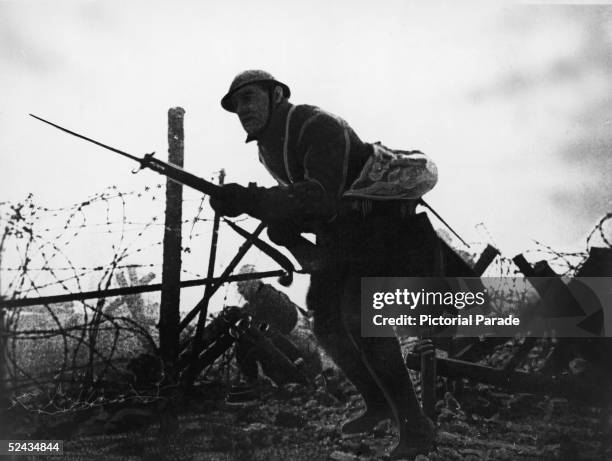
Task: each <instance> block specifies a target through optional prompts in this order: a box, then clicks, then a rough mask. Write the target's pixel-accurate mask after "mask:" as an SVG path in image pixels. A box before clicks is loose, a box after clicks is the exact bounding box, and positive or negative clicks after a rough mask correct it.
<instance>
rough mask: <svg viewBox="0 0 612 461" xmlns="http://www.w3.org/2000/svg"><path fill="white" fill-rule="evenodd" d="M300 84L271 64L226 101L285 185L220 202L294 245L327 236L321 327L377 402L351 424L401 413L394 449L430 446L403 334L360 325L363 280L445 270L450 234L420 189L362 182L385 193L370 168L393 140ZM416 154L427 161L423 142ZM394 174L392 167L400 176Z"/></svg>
mask: <svg viewBox="0 0 612 461" xmlns="http://www.w3.org/2000/svg"><path fill="white" fill-rule="evenodd" d="M290 95H291V91H290V89H289V87H288V86H287V85H285V84H284V83H282V82H280V81H278V80H276V79H275V78H274V77H273V76H272V75H270V74H269V73H267V72H265V71H261V70H249V71H245V72H242V73H241V74H239V75H238V76H236V78H235V79H234V80H233V81H232V83H231V85H230V88H229V91H228V93H227V94H226V95H225V96H224V97H223V99H222V100H221V105H222V107H223V108H224V109H225V110H227V111H229V112H232V113H235V114H237V115H238V118H239V120H240V123H241V124H242V127H243V128H244V130H245V131H246V133H247V138H246V142H247V143H248V142H251V141H256V142H257V145H258V147H259V160H260V162H261V163H263V165H264V166H265V167H266V168H267V169H268V171H269V172H270V174H271V175H272V176H273V177H274V178H275V179H276V180H277V181H278V183H279V186H277V187H272V188H260V187H256V186H255V185H254V184H250V185H249V187H243V186H240V185H238V184H228V185H225V186H223V192H224V195H225V196H224V198H223V199H221V200H211V205H212V206H213V208H214V209H215V210H216V211H217V212H219V213H221V214H224V215H226V216H230V217H234V216H238V215H240V214H242V213H248V214H250V215H251V216H254V217H256V218H258V219H261V220H263V221H264V222H266V223H267V224H268V236H269V237H270V239H271V240H272V241H274V242H275V243H277V244H280V245H285V246H287V247H288V248H291V247H292V246H295V245H296V242H297V236H299V234H300V233H302V232H308V233H314V234H315V235H316V245H317V247H318V248H319V249H324V250H325V253H326V254H327V255H328V256H327V259H326V261H325V265H324V267H323V268H320V269H319V270H317V271H316V272H313V273H312V274H311V284H310V287H309V291H308V295H307V305H308V308H309V309H310V310H312V311H313V317H314V327H313V329H314V333H315V335H316V337H317V339H318V340H319V342H320V343H321V345H322V347H323V348H324V349H325V351H326V352H327V353H328V354H329V356H330V357H331V358H332V359H333V360H334V361H335V362H336V364H337V365H338V366H339V367H340V368H341V369H342V371H343V372H344V373H345V374H346V376H347V377H348V378H349V380H350V381H351V382H352V383H353V384H354V385H355V387H356V388H357V390H358V391H359V392H360V394H361V395H362V396H363V398H364V400H365V404H366V410H365V411H364V412H363V413H362V414H361V415H359V416H358V417H356V418H355V419H352V420H349V421H347V422H345V423H344V425H343V426H342V431H343V432H344V433H359V432H365V431H368V430H370V429H371V428H372V427H373V426H375V425H376V424H377V423H378V422H379V421H380V420H382V419H386V418H388V417H393V418H394V420H395V422H396V424H397V428H398V433H399V441H398V443H397V445H396V446H395V447H394V449H393V450H392V452H391V456H393V457H409V456H416V455H417V454H419V453H426V452H427V451H428V450H429V449H430V448H431V445H432V443H433V439H434V425H433V423H432V422H431V421H430V420H429V419H428V418H427V417H426V416H425V415H424V413H423V411H422V409H421V406H420V405H419V403H418V400H417V398H416V395H415V392H414V388H413V384H412V382H411V379H410V376H409V374H408V370H407V369H406V367H405V365H404V362H403V358H402V354H401V349H400V345H399V341H398V340H397V338H369V337H361V320H360V282H361V277H365V276H410V275H415V276H416V275H420V276H427V275H438V274H439V267H438V266H439V260H438V259H437V258H433V257H432V253H435V252H438V251H439V249H440V247H439V241H438V240H439V239H436V238H434V237H432V236H434V235H435V234H434V232H433V229H432V228H431V225H430V223H429V221H428V220H427V218H426V216H425V214H418V215H417V214H415V208H416V200H414V199H412V200H405V199H403V200H400V199H397V200H384V201H382V200H372V199H367V198H363V195H362V196H359V194H354V193H353V192H354V191H355V189H356V186H357V185H358V184H360V185H361V186H364V187H363V188H362V189H363V190H368V191H370V192H371V193H372V194H375V192H376V191H374V190H373V189H375V187H374V186H375V185H372V184H369V183H368V182H367V181H368V177H369V176H372V175H366V176H368V177H365V176H364V175H363V173H362V171H363V170H364V167H365V166H367V165H370V166H371V164H368V163H367V162H368V160H370V159H371V158H373V156H374V154H376V153H378V154H380V151H381V149H385V148H384V146H381V145H380V144H367V143H364V142H362V141H361V140H360V139H359V137H358V136H357V134H356V133H355V132H354V131H353V130H352V129H351V128H350V126H349V125H348V124H347V123H346V122H345V121H344V120H342V119H341V118H339V117H337V116H335V115H332V114H330V113H327V112H325V111H323V110H321V109H319V108H318V107H315V106H310V105H293V104H291V103H290V102H289V97H290ZM381 155H382V156H381ZM417 157H418V161H419V162H423V165H425V163H427V160H426V159H424V158H423V157H424V156H422V154H420V153H417V154H416V155H415V158H417ZM376 158H384V153H383V154H380V155H379V157H376ZM427 165H428V168H430V164H429V163H427ZM430 172H431V168H430ZM394 175H395V176H393V177H391V174H389V177H388V178H384V179H387V180H389V181H390V182H393V181H394V180H396V179H397V174H395V173H394ZM364 181H365V184H364ZM388 185H389V184H387V186H388ZM432 187H433V186H432ZM385 188H386V189H389V188H388V187H383V189H385ZM417 196H418V194H417ZM374 198H377V197H374Z"/></svg>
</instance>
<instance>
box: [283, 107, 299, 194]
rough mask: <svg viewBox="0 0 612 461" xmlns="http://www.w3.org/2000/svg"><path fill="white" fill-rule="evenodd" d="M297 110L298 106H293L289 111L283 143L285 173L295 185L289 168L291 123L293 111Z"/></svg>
mask: <svg viewBox="0 0 612 461" xmlns="http://www.w3.org/2000/svg"><path fill="white" fill-rule="evenodd" d="M295 108H296V106H292V107H291V109H289V113H288V114H287V121H286V122H285V140H284V143H283V159H284V162H285V173H287V178H288V179H289V182H290V183H291V184H293V177H292V176H291V169H290V168H289V151H288V147H289V122H291V116H292V115H293V111H294V110H295Z"/></svg>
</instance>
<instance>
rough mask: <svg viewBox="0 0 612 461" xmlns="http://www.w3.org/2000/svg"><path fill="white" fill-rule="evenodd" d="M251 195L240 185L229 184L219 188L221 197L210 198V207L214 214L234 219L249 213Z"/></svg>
mask: <svg viewBox="0 0 612 461" xmlns="http://www.w3.org/2000/svg"><path fill="white" fill-rule="evenodd" d="M253 200H254V197H253V193H252V191H250V190H249V189H248V188H246V187H244V186H241V185H240V184H236V183H230V184H226V185H224V186H221V197H219V198H212V197H211V198H210V206H211V207H212V209H213V210H215V212H216V213H218V214H220V215H223V216H229V217H230V218H234V217H236V216H238V215H241V214H242V213H249V212H250V210H251V209H252V208H253Z"/></svg>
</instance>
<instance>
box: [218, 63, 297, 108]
mask: <svg viewBox="0 0 612 461" xmlns="http://www.w3.org/2000/svg"><path fill="white" fill-rule="evenodd" d="M253 83H267V84H272V85H278V86H280V87H281V88H282V89H283V95H284V96H285V97H286V98H288V97H289V96H291V90H290V89H289V87H288V86H287V85H285V84H284V83H282V82H279V81H278V80H276V79H275V78H274V77H273V76H272V74H270V73H269V72H266V71H265V70H245V71H244V72H240V73H239V74H238V75H236V77H234V80H232V84H231V85H230V87H229V90H228V91H227V94H226V95H225V96H223V99H221V107H223V108H224V109H225V110H227V111H229V112H235V111H236V109H235V107H234V105H233V104H232V95H233V94H234V93H235V92H236V91H238V90H239V89H241V88H244V87H245V86H247V85H251V84H253Z"/></svg>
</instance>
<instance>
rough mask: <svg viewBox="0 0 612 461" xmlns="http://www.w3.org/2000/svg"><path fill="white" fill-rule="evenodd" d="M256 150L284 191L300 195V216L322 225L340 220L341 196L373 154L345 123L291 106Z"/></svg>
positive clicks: (279, 114)
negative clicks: (314, 218)
mask: <svg viewBox="0 0 612 461" xmlns="http://www.w3.org/2000/svg"><path fill="white" fill-rule="evenodd" d="M251 140H252V139H251V138H247V142H248V141H251ZM257 144H258V147H259V160H260V162H261V163H262V164H263V165H264V166H265V167H266V169H267V170H268V171H269V172H270V174H271V175H272V176H273V177H274V178H275V179H276V180H277V181H278V183H279V184H280V185H281V189H282V188H285V187H288V188H290V189H291V190H292V193H294V194H295V195H297V197H298V198H297V201H296V203H297V205H296V206H297V207H298V208H301V210H299V211H301V212H302V214H304V215H311V216H316V217H317V218H319V219H321V220H322V221H331V220H333V219H334V218H335V216H336V215H337V213H338V210H339V209H340V202H341V196H342V194H343V193H344V192H345V191H346V190H347V189H348V188H349V187H350V185H351V184H352V182H353V181H354V180H355V179H356V178H357V177H358V175H359V173H360V171H361V168H362V167H363V165H364V163H365V162H366V160H367V158H368V157H369V156H370V154H371V152H372V145H370V144H367V143H364V142H362V141H361V140H360V139H359V137H358V136H357V134H356V133H355V132H354V131H353V129H352V128H351V127H350V126H349V125H348V124H347V123H346V122H345V121H344V120H342V119H341V118H340V117H337V116H335V115H332V114H330V113H328V112H325V111H323V110H321V109H320V108H318V107H315V106H310V105H292V104H290V103H285V104H283V106H281V107H280V108H278V109H277V110H276V111H275V112H274V114H273V116H272V117H271V120H270V122H269V125H268V127H267V128H266V130H265V131H264V133H263V134H262V135H261V136H260V137H259V138H258V139H257ZM281 212H282V210H279V213H281Z"/></svg>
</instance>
